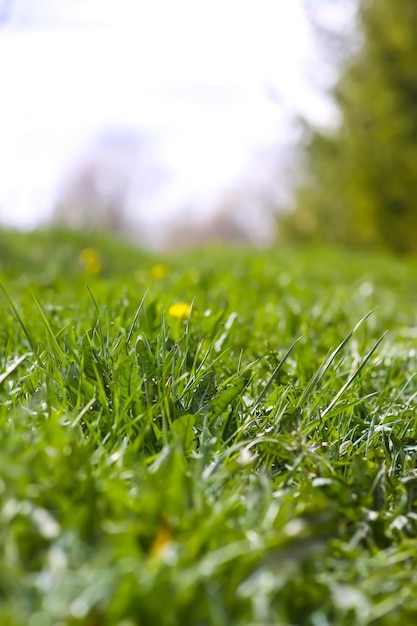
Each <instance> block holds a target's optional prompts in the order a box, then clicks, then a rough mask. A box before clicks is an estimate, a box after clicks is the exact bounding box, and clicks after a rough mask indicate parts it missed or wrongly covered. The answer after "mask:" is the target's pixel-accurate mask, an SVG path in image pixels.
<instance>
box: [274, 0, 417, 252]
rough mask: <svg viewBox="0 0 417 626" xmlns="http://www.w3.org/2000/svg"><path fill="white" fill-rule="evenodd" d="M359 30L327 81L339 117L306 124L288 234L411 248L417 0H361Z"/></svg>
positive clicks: (415, 190) (416, 159)
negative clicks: (317, 125) (332, 80)
mask: <svg viewBox="0 0 417 626" xmlns="http://www.w3.org/2000/svg"><path fill="white" fill-rule="evenodd" d="M359 26H360V29H359V31H360V35H359V41H358V42H356V45H355V49H356V51H355V53H354V54H353V55H352V56H350V57H349V58H347V59H346V60H345V62H344V64H343V65H342V68H341V76H340V79H339V81H338V83H337V85H336V88H335V89H334V93H333V96H334V100H335V103H336V105H337V107H338V109H339V112H340V123H339V125H338V126H337V128H336V129H334V131H328V130H327V131H325V130H323V129H311V130H310V133H309V139H308V142H307V143H308V145H307V151H306V155H305V159H304V172H303V174H302V175H301V177H300V180H299V185H298V192H297V194H296V205H297V208H296V211H295V213H294V214H292V215H291V216H290V217H289V219H288V220H286V223H285V222H284V224H283V232H284V233H286V234H287V236H288V235H290V236H291V237H292V238H293V239H294V238H295V239H298V240H310V241H315V242H318V241H321V242H333V243H335V242H336V243H343V244H348V245H350V246H356V247H359V246H362V247H365V246H367V247H374V248H376V247H378V248H388V249H390V250H393V251H395V252H399V253H409V252H415V251H416V250H417V238H416V236H415V233H416V230H417V201H416V198H417V117H416V112H415V107H416V98H417V72H416V67H417V46H416V43H415V34H416V32H417V3H415V2H410V0H378V1H376V0H361V2H360V19H359Z"/></svg>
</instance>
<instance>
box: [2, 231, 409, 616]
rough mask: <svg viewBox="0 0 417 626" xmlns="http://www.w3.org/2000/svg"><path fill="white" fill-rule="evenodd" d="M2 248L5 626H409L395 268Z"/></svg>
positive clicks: (326, 257)
mask: <svg viewBox="0 0 417 626" xmlns="http://www.w3.org/2000/svg"><path fill="white" fill-rule="evenodd" d="M85 248H93V251H92V252H91V251H90V253H89V254H90V256H91V255H92V256H93V257H94V255H95V262H94V263H91V264H90V265H89V264H88V263H86V261H85V257H83V256H82V255H81V258H80V252H81V251H82V250H83V249H85ZM0 250H1V251H0V279H1V284H2V291H1V294H0V307H1V309H0V310H1V325H0V420H1V431H0V437H1V447H0V624H1V625H2V626H3V625H4V626H28V625H29V626H64V625H67V624H68V625H71V626H73V625H74V626H75V625H83V626H84V625H85V626H113V625H116V626H134V625H136V624H138V625H141V626H149V625H151V624H158V625H161V626H176V625H177V624H181V625H184V626H186V625H190V626H191V625H192V626H206V625H207V626H208V625H215V626H230V625H233V626H255V625H256V626H267V625H271V626H272V625H276V624H279V625H288V626H290V625H310V624H311V625H312V626H326V625H339V624H340V625H346V626H350V625H351V624H359V625H365V624H383V625H393V626H394V625H397V624H398V623H402V624H415V623H416V618H417V600H416V598H417V567H416V565H417V508H416V505H417V470H416V459H417V413H416V397H417V376H416V364H417V352H416V350H417V331H416V317H417V313H416V311H417V291H416V290H415V281H416V279H415V276H416V270H417V263H416V262H415V261H412V260H411V261H407V262H405V261H400V260H393V259H389V258H384V257H375V256H374V257H368V256H364V255H355V254H353V253H351V254H349V255H348V254H346V253H341V252H337V251H332V250H310V251H305V252H296V251H291V250H276V251H265V252H262V253H260V252H254V251H250V250H246V249H231V250H224V249H222V248H220V247H217V248H212V249H207V250H203V251H201V250H200V251H198V252H196V253H191V254H187V255H182V256H177V257H172V258H168V257H165V258H159V257H157V256H156V255H150V254H144V253H142V252H140V251H137V250H135V249H134V248H132V247H130V246H128V245H127V244H126V243H125V242H120V241H116V240H112V239H109V238H106V237H104V236H99V235H95V236H92V235H90V236H89V235H79V234H75V233H64V232H59V231H56V232H51V233H48V232H46V233H31V234H18V233H2V234H0ZM83 258H84V261H83ZM93 260H94V259H93ZM159 265H163V266H164V268H165V272H166V273H165V275H163V274H164V268H161V267H157V268H156V269H155V266H159ZM178 302H183V303H186V304H188V305H190V307H191V308H190V313H189V315H187V316H185V317H174V316H173V315H172V314H171V313H170V307H171V306H172V305H173V304H174V303H178Z"/></svg>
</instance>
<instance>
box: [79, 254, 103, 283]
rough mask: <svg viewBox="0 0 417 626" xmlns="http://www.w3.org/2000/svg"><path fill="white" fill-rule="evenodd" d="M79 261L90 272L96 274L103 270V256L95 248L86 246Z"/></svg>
mask: <svg viewBox="0 0 417 626" xmlns="http://www.w3.org/2000/svg"><path fill="white" fill-rule="evenodd" d="M78 258H79V261H80V263H81V265H82V266H83V268H84V269H85V271H86V272H87V273H88V274H91V275H93V276H96V275H97V274H99V273H100V271H101V258H100V254H99V252H98V250H96V249H95V248H84V249H83V250H81V252H80V255H79V257H78Z"/></svg>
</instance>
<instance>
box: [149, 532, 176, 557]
mask: <svg viewBox="0 0 417 626" xmlns="http://www.w3.org/2000/svg"><path fill="white" fill-rule="evenodd" d="M171 543H172V534H171V529H170V528H169V526H168V525H167V524H162V525H161V526H160V527H159V528H158V531H157V533H156V535H155V538H154V540H153V543H152V547H151V551H150V556H151V557H152V558H158V557H161V556H163V554H164V552H165V551H166V550H167V548H169V546H170V544H171Z"/></svg>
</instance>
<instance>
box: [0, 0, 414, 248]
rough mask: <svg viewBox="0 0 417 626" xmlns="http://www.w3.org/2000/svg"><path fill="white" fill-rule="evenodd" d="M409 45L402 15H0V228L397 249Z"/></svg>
mask: <svg viewBox="0 0 417 626" xmlns="http://www.w3.org/2000/svg"><path fill="white" fill-rule="evenodd" d="M415 32H417V3H413V2H411V1H410V0H381V1H380V2H375V1H372V0H314V2H313V1H311V2H308V0H291V2H280V1H278V0H198V1H197V0H154V2H152V3H150V2H145V1H144V0H117V2H116V0H72V1H71V2H69V1H68V0H0V85H1V100H0V222H1V224H3V225H5V226H17V227H19V228H24V229H27V228H32V227H33V226H36V225H45V224H51V223H62V222H64V223H66V224H69V225H70V226H72V227H82V228H84V227H86V226H89V227H90V226H91V227H93V226H94V227H100V228H103V229H108V230H111V231H115V232H117V233H119V234H122V235H128V236H129V237H130V238H131V239H133V240H135V241H137V242H139V243H140V244H141V245H144V246H148V247H154V248H158V247H159V248H167V249H168V248H169V249H180V248H183V247H189V246H193V245H197V244H200V243H202V242H204V241H205V240H207V239H216V238H220V239H225V240H227V241H243V242H248V243H251V244H255V245H268V244H270V243H271V242H272V241H275V238H276V235H277V230H279V232H280V234H281V236H282V237H284V238H285V239H287V240H291V241H297V242H303V241H310V240H311V241H319V242H320V241H322V240H324V241H330V242H332V241H336V243H348V244H349V245H352V244H353V245H356V244H357V245H362V244H363V245H366V246H378V245H381V244H382V245H387V246H388V247H391V248H393V249H398V250H399V251H402V250H403V249H404V250H406V251H409V250H410V249H412V248H413V246H414V245H416V244H414V243H413V241H414V235H415V234H416V233H415V232H412V234H411V233H410V224H409V223H407V224H406V222H405V221H404V218H405V217H407V216H408V215H409V214H410V215H411V217H412V218H413V219H414V220H415V221H417V220H416V219H415V213H416V206H415V200H414V198H412V199H411V196H412V192H413V189H412V185H413V184H414V185H415V186H416V185H417V183H416V182H415V181H416V179H417V172H416V167H417V165H415V164H417V158H414V157H417V153H415V152H413V147H414V148H415V145H416V138H417V131H416V125H417V122H416V121H415V120H416V118H417V116H416V110H415V104H414V103H415V102H416V101H417V100H416V98H417V90H416V85H417V78H416V71H417V69H416V68H417V58H416V43H415V41H416V39H415ZM390 77H391V78H390ZM413 81H414V82H413ZM399 90H402V96H401V97H402V100H401V102H399V100H398V98H397V100H396V99H395V98H396V97H397V95H398V94H396V91H397V92H398V91H399ZM407 94H408V97H409V103H408V105H407V106H408V108H407V106H406V104H404V99H406V96H407ZM400 109H401V111H400ZM384 125H385V127H386V128H385V129H384V128H383V126H384ZM394 127H395V128H394ZM405 137H407V139H408V151H407V152H406V153H405V152H404V145H403V144H401V146H400V145H399V143H400V140H404V139H405ZM394 144H395V145H394ZM395 150H397V151H396V152H395ZM384 153H385V161H384V158H383V154H384ZM394 153H395V155H394V157H392V155H393V154H394ZM373 161H376V163H373V165H372V166H370V163H371V162H373ZM382 161H384V162H383V163H382ZM394 168H395V169H396V168H402V170H403V171H404V170H406V171H407V180H406V181H405V179H404V178H403V179H402V181H401V182H400V181H398V180H397V182H396V183H395V184H394V183H390V185H391V187H392V188H390V189H388V185H386V184H385V181H387V178H389V174H390V172H393V171H394ZM392 178H393V177H391V179H392ZM382 181H384V185H382V187H384V190H381V189H380V188H381V182H382ZM413 181H414V182H413ZM404 189H405V190H404ZM376 190H378V194H377V195H375V193H376ZM416 192H417V187H416ZM372 194H374V195H372ZM386 194H388V195H389V196H390V200H389V203H388V204H387V206H386V208H385V209H384V210H385V217H384V218H383V217H381V215H379V207H380V204H381V202H382V200H381V198H382V197H384V198H385V196H386ZM377 196H378V197H377ZM415 197H417V193H416V195H415ZM407 198H408V200H407ZM384 203H385V199H384ZM407 203H408V204H407ZM406 204H407V206H405V205H406ZM400 215H401V216H402V217H401V218H400ZM282 216H284V217H282ZM280 217H281V219H279V218H280ZM381 220H382V221H383V222H384V223H383V225H381V223H380V222H381ZM404 224H406V226H404ZM413 228H414V225H413ZM411 230H412V229H411ZM393 231H395V232H396V233H397V235H396V241H395V242H390V241H389V238H390V233H392V232H393ZM384 233H385V234H384ZM404 237H406V239H407V243H405V242H404Z"/></svg>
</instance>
